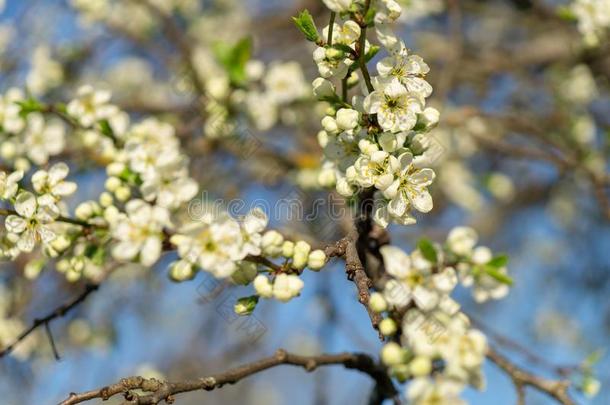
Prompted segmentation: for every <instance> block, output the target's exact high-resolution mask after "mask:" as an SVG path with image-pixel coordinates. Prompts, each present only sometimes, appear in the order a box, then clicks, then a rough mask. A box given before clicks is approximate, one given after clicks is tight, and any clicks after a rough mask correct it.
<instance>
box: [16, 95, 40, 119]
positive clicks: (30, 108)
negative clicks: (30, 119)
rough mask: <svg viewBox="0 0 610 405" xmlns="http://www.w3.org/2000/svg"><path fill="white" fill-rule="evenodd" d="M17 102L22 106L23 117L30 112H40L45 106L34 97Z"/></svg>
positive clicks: (20, 113) (21, 113)
mask: <svg viewBox="0 0 610 405" xmlns="http://www.w3.org/2000/svg"><path fill="white" fill-rule="evenodd" d="M16 104H17V105H18V106H19V107H21V111H20V112H19V115H20V116H21V117H25V116H27V115H28V114H29V113H33V112H40V111H42V110H43V109H44V106H43V105H42V104H40V103H39V102H38V101H37V100H35V99H33V98H28V99H26V100H22V101H17V102H16Z"/></svg>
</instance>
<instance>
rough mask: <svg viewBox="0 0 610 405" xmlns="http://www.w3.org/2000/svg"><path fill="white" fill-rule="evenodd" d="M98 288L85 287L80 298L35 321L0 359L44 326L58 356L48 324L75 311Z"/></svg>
mask: <svg viewBox="0 0 610 405" xmlns="http://www.w3.org/2000/svg"><path fill="white" fill-rule="evenodd" d="M98 288H99V284H87V286H86V287H85V290H84V291H83V292H82V293H81V294H80V295H79V296H77V297H76V298H75V299H74V300H72V301H70V302H68V303H66V304H62V305H60V306H59V307H57V308H55V309H54V310H53V311H52V312H51V313H49V314H48V315H46V316H44V317H42V318H37V319H34V321H33V323H32V325H31V326H30V327H29V328H28V329H26V330H24V331H23V332H21V334H20V335H19V336H18V337H17V339H15V341H14V342H13V343H11V344H9V345H8V346H6V347H5V348H4V349H2V351H0V357H4V356H6V355H7V354H9V353H10V352H12V351H13V350H14V349H15V346H17V345H18V344H19V343H20V342H21V341H22V340H23V339H25V338H26V337H28V336H29V335H30V334H31V333H32V332H34V331H35V330H36V329H38V328H39V327H40V326H43V325H44V326H45V328H47V333H48V334H49V339H50V341H51V346H52V348H53V351H54V354H55V355H56V356H57V351H56V349H55V343H54V341H53V339H52V337H51V335H50V329H48V324H49V323H50V322H51V321H52V320H54V319H56V318H61V317H63V316H65V315H66V314H67V313H68V312H70V311H71V310H72V309H74V308H76V307H77V306H78V305H80V304H82V303H83V302H84V301H85V300H86V299H87V297H88V296H89V295H90V294H91V293H92V292H94V291H96V290H97V289H98Z"/></svg>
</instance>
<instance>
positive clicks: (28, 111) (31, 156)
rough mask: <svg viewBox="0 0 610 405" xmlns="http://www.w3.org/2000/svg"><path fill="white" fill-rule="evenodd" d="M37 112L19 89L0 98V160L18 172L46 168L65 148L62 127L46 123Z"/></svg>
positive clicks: (14, 89) (36, 106) (48, 121)
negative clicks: (35, 166)
mask: <svg viewBox="0 0 610 405" xmlns="http://www.w3.org/2000/svg"><path fill="white" fill-rule="evenodd" d="M37 109H38V105H37V104H36V103H35V102H33V101H32V100H29V99H27V98H26V97H25V94H24V93H23V91H22V90H20V89H17V88H12V89H9V90H8V91H7V92H6V93H5V94H4V95H0V144H1V147H0V157H1V158H2V159H3V160H4V161H6V162H8V163H10V164H11V166H12V167H14V168H17V169H19V170H24V171H27V170H29V169H30V167H31V165H32V163H33V164H35V165H43V164H46V163H47V162H48V161H49V158H50V157H52V156H56V155H58V154H60V153H61V152H63V150H64V147H65V127H64V124H63V123H62V122H61V121H60V120H59V119H56V118H51V119H48V120H47V119H45V117H44V116H43V115H42V114H41V113H40V112H38V111H37Z"/></svg>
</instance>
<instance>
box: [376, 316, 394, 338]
mask: <svg viewBox="0 0 610 405" xmlns="http://www.w3.org/2000/svg"><path fill="white" fill-rule="evenodd" d="M379 332H381V334H382V335H383V336H392V335H393V334H395V333H396V322H394V320H392V319H390V318H386V319H384V320H382V321H381V322H379Z"/></svg>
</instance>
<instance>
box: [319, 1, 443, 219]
mask: <svg viewBox="0 0 610 405" xmlns="http://www.w3.org/2000/svg"><path fill="white" fill-rule="evenodd" d="M330 3H332V4H330V5H329V7H331V9H333V10H335V9H337V10H344V9H345V8H344V6H346V7H347V10H352V8H353V7H356V9H360V8H363V7H366V6H365V5H364V4H360V2H353V3H352V2H345V4H343V3H342V2H330ZM348 3H349V4H348ZM338 5H340V6H338ZM375 7H377V12H376V13H375V16H374V25H375V29H376V33H377V38H378V40H379V42H380V43H382V44H383V45H384V46H385V47H386V49H387V51H388V52H389V56H387V57H385V58H383V59H381V60H380V61H379V62H378V63H377V73H378V75H377V76H374V77H372V78H370V77H369V73H368V70H367V68H366V61H367V60H368V59H370V58H372V57H373V56H374V54H375V53H376V52H377V51H378V50H379V49H378V48H376V47H373V46H371V45H369V44H368V42H367V41H366V37H365V35H364V34H365V29H366V27H367V24H365V23H363V22H362V21H357V20H356V19H352V20H349V21H346V22H345V23H343V24H342V25H341V24H334V26H333V27H332V35H331V33H330V32H329V31H330V30H331V28H330V27H326V28H325V29H324V30H323V38H327V37H328V38H330V39H332V44H330V43H325V42H324V43H321V44H319V46H318V47H317V48H316V50H315V51H314V60H315V61H316V63H317V65H318V71H319V73H320V76H321V77H319V78H317V79H316V80H314V82H313V88H314V94H315V96H316V97H317V98H318V99H319V100H322V101H325V102H328V103H329V104H330V105H331V107H330V108H329V109H328V111H327V115H326V116H325V117H324V118H323V119H322V127H323V128H324V129H323V130H322V131H321V132H320V133H319V134H318V141H319V143H320V146H322V148H323V149H324V157H325V162H324V163H323V168H322V170H321V171H320V174H319V177H318V180H319V182H320V184H321V185H323V186H332V185H336V189H337V191H338V192H339V193H340V194H342V195H344V196H346V197H349V196H352V195H354V194H356V193H358V192H359V191H361V190H364V189H370V188H373V189H374V191H375V193H374V198H375V204H374V207H375V208H374V219H375V221H376V222H377V223H378V224H379V225H381V226H384V227H385V226H387V225H388V223H389V222H397V223H401V224H412V223H415V218H414V217H413V211H414V210H415V211H419V212H429V211H430V210H431V209H432V197H431V196H430V194H429V192H428V190H427V187H428V186H429V185H430V184H431V183H432V182H433V181H434V178H435V174H434V171H433V170H432V169H430V168H427V167H426V159H425V158H424V157H423V152H424V151H425V149H422V148H421V145H422V137H425V133H426V132H427V131H429V130H430V129H432V128H433V127H434V126H435V125H436V124H437V122H438V117H439V113H438V111H436V110H435V109H434V108H431V107H426V99H427V98H428V97H429V96H430V95H431V93H432V87H431V86H430V84H428V82H427V81H426V80H425V76H426V74H427V73H428V71H429V67H428V65H426V63H425V62H424V61H423V60H422V59H421V58H420V57H419V56H417V55H414V54H411V53H410V51H409V50H408V49H407V47H406V45H405V44H404V42H402V41H401V40H400V39H399V38H397V37H396V36H395V34H394V31H393V30H392V26H393V23H394V22H395V21H396V19H397V18H398V17H399V16H400V11H401V9H400V6H399V5H398V3H396V2H395V1H393V0H389V1H378V2H376V3H375ZM360 11H361V12H362V13H364V12H366V11H367V10H364V9H362V10H360ZM358 69H360V74H361V76H362V79H363V80H364V83H361V87H363V90H364V89H366V90H364V91H365V95H364V96H361V95H354V96H353V98H352V100H351V104H350V103H348V100H347V99H346V97H345V96H346V95H347V91H348V90H349V88H351V87H354V86H356V85H357V83H358V82H359V81H360V80H361V79H360V77H359V76H358V74H357V73H356V72H357V71H358ZM332 80H341V86H342V88H343V91H342V93H343V94H342V96H339V95H338V94H337V91H336V88H337V86H336V85H335V84H334V83H333V82H332ZM366 93H368V94H366Z"/></svg>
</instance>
